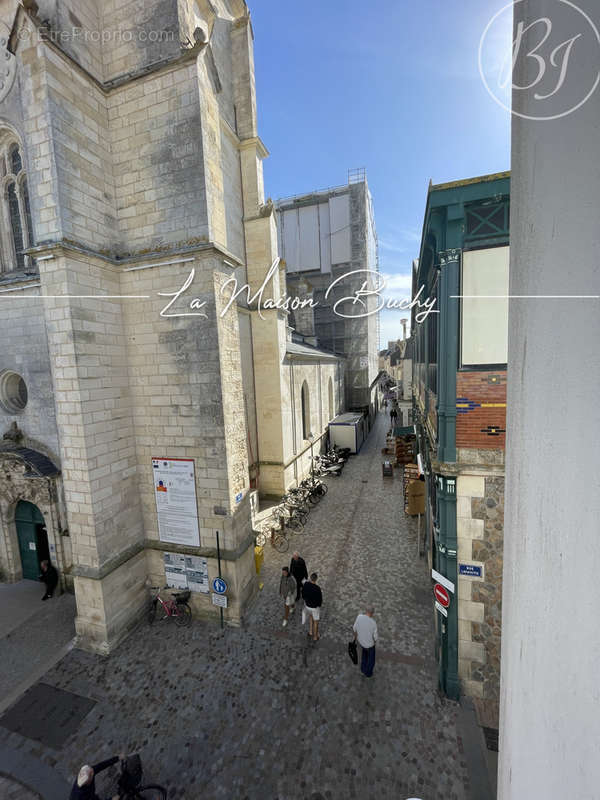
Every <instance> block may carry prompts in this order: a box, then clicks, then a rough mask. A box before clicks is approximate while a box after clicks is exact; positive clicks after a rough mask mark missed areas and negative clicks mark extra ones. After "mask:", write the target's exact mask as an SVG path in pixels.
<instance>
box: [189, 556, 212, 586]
mask: <svg viewBox="0 0 600 800" xmlns="http://www.w3.org/2000/svg"><path fill="white" fill-rule="evenodd" d="M185 572H186V575H187V582H188V588H189V589H190V590H191V591H192V592H204V594H208V591H209V588H208V560H207V559H206V558H201V557H200V556H185Z"/></svg>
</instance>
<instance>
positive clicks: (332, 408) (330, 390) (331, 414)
mask: <svg viewBox="0 0 600 800" xmlns="http://www.w3.org/2000/svg"><path fill="white" fill-rule="evenodd" d="M328 395H329V419H330V420H332V419H333V417H334V416H335V410H334V406H333V380H332V378H329V387H328Z"/></svg>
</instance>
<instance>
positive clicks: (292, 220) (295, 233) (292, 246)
mask: <svg viewBox="0 0 600 800" xmlns="http://www.w3.org/2000/svg"><path fill="white" fill-rule="evenodd" d="M281 224H282V229H283V234H282V236H283V252H282V256H283V258H284V259H285V261H286V263H287V269H288V270H289V271H290V272H297V270H298V268H299V264H300V231H299V228H298V210H297V209H295V208H292V209H290V210H288V211H284V212H283V213H282V214H281Z"/></svg>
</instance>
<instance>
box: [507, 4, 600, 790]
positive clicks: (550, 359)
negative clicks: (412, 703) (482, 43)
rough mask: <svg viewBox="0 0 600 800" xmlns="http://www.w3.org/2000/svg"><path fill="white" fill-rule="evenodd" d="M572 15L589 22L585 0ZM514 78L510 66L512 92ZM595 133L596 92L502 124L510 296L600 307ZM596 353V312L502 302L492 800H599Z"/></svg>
mask: <svg viewBox="0 0 600 800" xmlns="http://www.w3.org/2000/svg"><path fill="white" fill-rule="evenodd" d="M577 5H578V6H579V7H580V8H581V9H582V10H583V11H585V12H586V13H587V14H588V15H589V16H590V17H592V18H596V20H597V11H598V8H597V4H596V3H595V2H594V1H593V0H582V1H581V2H578V3H577ZM519 6H520V8H519V9H518V19H524V22H525V24H526V25H528V24H529V25H530V24H531V23H532V22H533V21H534V20H536V19H538V18H541V17H544V16H547V15H548V14H551V17H552V22H553V31H552V33H553V37H554V41H555V42H561V41H563V40H564V39H565V38H566V37H570V36H572V35H574V33H576V32H577V31H576V30H574V29H573V17H572V16H571V14H572V13H573V9H572V7H571V6H570V5H567V4H559V3H552V4H550V3H549V2H547V0H528V2H527V3H522V4H519ZM581 20H583V18H581ZM581 20H580V22H579V24H583V23H584V21H583V22H582V21H581ZM538 28H539V26H538ZM579 29H580V30H583V29H582V28H579ZM588 32H589V31H588ZM534 35H535V36H537V34H534V32H531V31H530V34H529V35H528V36H527V37H526V41H525V42H524V46H523V51H524V52H525V51H528V52H531V50H532V48H533V46H534V42H533V39H531V40H530V38H529V37H533V36H534ZM535 41H539V40H538V39H536V40H535ZM549 53H550V50H549V49H547V50H546V51H545V52H544V55H545V57H546V59H547V60H549ZM525 63H527V64H529V63H530V59H529V60H528V59H525V58H524V59H523V60H522V61H518V62H517V70H516V73H515V82H517V83H519V84H525V83H526V82H527V77H526V75H524V74H523V69H522V66H523V65H524V64H525ZM597 64H598V42H597V40H596V38H595V37H594V36H593V35H592V34H590V35H589V36H583V37H581V39H580V40H577V41H576V42H575V44H574V47H573V52H572V56H571V59H570V62H569V68H568V71H567V81H568V82H566V83H565V90H566V91H567V92H568V93H569V98H570V99H571V100H572V101H573V104H575V103H576V102H579V100H581V99H582V98H581V88H582V87H584V86H586V85H588V86H589V85H590V71H591V80H592V82H593V79H594V74H595V72H597ZM556 72H557V71H556V70H554V80H552V81H551V83H550V84H548V91H550V89H551V86H552V84H554V85H555V84H556ZM539 91H540V92H542V93H544V92H545V91H546V87H545V86H544V87H539ZM534 102H535V101H534V100H533V98H532V95H531V93H530V92H517V91H515V92H513V108H514V110H516V111H518V112H519V113H523V114H526V115H528V116H529V115H531V113H532V111H533V113H535V111H536V109H535V108H534V106H533V103H534ZM536 105H538V107H539V103H536ZM567 107H568V106H567ZM561 109H562V110H564V109H565V97H564V93H562V90H561V91H558V92H557V93H556V94H555V95H554V96H553V97H551V98H549V99H547V100H546V101H545V102H544V112H545V113H546V115H549V116H552V115H553V114H557V113H560V112H561ZM599 120H600V93H599V92H598V91H597V90H596V92H595V93H594V94H593V95H592V96H591V97H590V98H589V99H588V100H587V102H586V103H584V104H583V105H582V106H580V108H578V109H577V110H576V111H574V112H572V113H570V114H568V115H566V116H562V117H560V118H557V119H552V120H545V121H543V122H540V121H534V120H528V119H522V118H520V117H516V116H514V117H513V130H512V179H511V181H512V185H511V254H510V255H511V261H510V293H511V294H513V295H598V294H600V272H599V269H598V252H600V226H599V225H598V219H599V195H598V158H599V155H600V152H599V150H600V148H599V142H598V123H599ZM598 342H600V313H599V305H598V300H597V299H596V300H593V299H564V300H542V299H537V300H529V301H528V300H523V299H519V300H512V301H511V303H510V306H509V344H508V378H507V380H508V420H507V449H506V451H507V471H506V490H507V491H506V512H505V551H504V578H503V585H504V592H503V618H502V664H501V669H502V683H501V708H500V762H499V781H498V786H499V791H498V796H499V798H500V800H524V798H542V797H543V798H545V799H546V800H564V799H565V798H573V799H575V798H577V800H593V798H597V797H598V786H599V785H600V762H599V760H598V741H599V739H600V716H599V714H598V708H599V706H600V683H599V681H598V664H599V663H600V636H599V635H598V608H597V606H598V601H597V587H598V564H600V537H599V536H598V520H599V519H600V479H599V472H598V447H597V445H598V437H599V434H600V405H599V404H598V402H597V396H598V391H599V389H600V349H599V348H598ZM557 376H560V379H559V380H557Z"/></svg>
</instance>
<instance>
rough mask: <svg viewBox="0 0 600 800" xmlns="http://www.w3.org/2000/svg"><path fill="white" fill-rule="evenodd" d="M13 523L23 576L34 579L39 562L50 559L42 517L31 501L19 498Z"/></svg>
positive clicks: (37, 573)
mask: <svg viewBox="0 0 600 800" xmlns="http://www.w3.org/2000/svg"><path fill="white" fill-rule="evenodd" d="M15 525H16V528H17V538H18V540H19V552H20V554H21V566H22V568H23V577H24V578H28V579H29V580H34V581H35V580H37V578H38V576H39V574H40V572H41V570H40V563H41V562H42V561H45V560H49V559H50V549H49V547H48V534H47V532H46V525H45V523H44V517H43V516H42V514H41V511H40V510H39V508H38V507H37V506H34V505H33V503H28V502H27V501H26V500H19V502H18V503H17V508H16V510H15Z"/></svg>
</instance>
